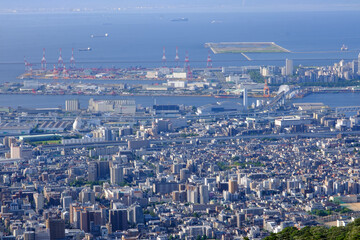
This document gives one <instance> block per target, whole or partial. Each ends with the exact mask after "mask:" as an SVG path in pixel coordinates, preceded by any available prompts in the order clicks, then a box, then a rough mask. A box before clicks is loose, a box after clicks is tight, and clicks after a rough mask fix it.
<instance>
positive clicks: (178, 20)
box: [171, 18, 189, 22]
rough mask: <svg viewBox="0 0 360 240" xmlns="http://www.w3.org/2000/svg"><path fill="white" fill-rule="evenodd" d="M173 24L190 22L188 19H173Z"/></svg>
mask: <svg viewBox="0 0 360 240" xmlns="http://www.w3.org/2000/svg"><path fill="white" fill-rule="evenodd" d="M171 21H172V22H187V21H189V19H188V18H174V19H171Z"/></svg>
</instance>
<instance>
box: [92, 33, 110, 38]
mask: <svg viewBox="0 0 360 240" xmlns="http://www.w3.org/2000/svg"><path fill="white" fill-rule="evenodd" d="M108 36H109V34H108V33H105V34H104V35H94V34H91V35H90V37H91V38H100V37H108Z"/></svg>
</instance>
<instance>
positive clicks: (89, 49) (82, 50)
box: [79, 47, 92, 52]
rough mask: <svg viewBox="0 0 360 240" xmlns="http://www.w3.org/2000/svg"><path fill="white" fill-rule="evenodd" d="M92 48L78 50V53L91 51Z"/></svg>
mask: <svg viewBox="0 0 360 240" xmlns="http://www.w3.org/2000/svg"><path fill="white" fill-rule="evenodd" d="M91 50H92V48H91V47H87V48H79V51H81V52H84V51H91Z"/></svg>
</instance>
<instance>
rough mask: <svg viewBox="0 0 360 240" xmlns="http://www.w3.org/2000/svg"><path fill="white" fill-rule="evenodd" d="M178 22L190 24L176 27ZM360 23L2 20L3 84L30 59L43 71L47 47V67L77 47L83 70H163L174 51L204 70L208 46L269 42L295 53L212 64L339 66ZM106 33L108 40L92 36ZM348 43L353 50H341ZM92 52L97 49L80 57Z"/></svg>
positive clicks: (216, 16) (201, 17)
mask: <svg viewBox="0 0 360 240" xmlns="http://www.w3.org/2000/svg"><path fill="white" fill-rule="evenodd" d="M178 17H187V18H188V19H189V21H187V22H172V21H171V19H173V18H178ZM212 22H213V23H212ZM214 22H215V23H214ZM358 22H360V14H359V13H358V12H298V13H293V12H292V13H284V12H282V13H211V14H206V13H201V14H194V13H186V14H155V13H151V14H150V13H149V14H126V13H109V14H100V13H98V14H95V13H92V14H90V13H87V14H85V13H69V14H2V15H0V31H1V34H0V82H5V81H8V82H12V81H19V80H16V77H17V76H18V75H20V74H21V73H22V72H23V71H24V63H23V59H24V56H25V57H26V58H27V60H28V61H29V62H31V63H32V64H34V68H39V67H40V61H41V58H42V49H43V48H46V59H47V62H48V67H52V65H53V64H54V63H56V62H57V58H58V56H59V48H62V52H63V53H62V55H63V59H64V62H65V64H68V62H69V59H70V57H71V49H72V48H74V49H75V59H76V61H77V66H78V67H111V66H115V67H120V68H123V67H129V66H143V67H157V66H161V57H162V48H163V47H165V48H166V56H167V59H168V65H169V66H171V65H173V60H174V57H175V48H176V46H178V47H179V56H180V61H181V65H183V60H184V57H185V52H186V51H188V52H189V58H190V64H191V66H193V67H201V66H206V58H207V53H208V49H207V48H205V47H204V43H206V42H226V41H255V42H256V41H258V42H261V41H270V42H275V43H277V44H278V45H280V46H282V47H284V48H286V49H289V50H291V51H292V52H294V53H281V54H279V53H276V54H272V53H261V54H255V53H253V54H250V53H249V54H247V55H248V56H249V57H250V58H251V59H253V61H250V62H249V61H247V60H246V59H245V58H244V57H243V56H241V55H240V54H217V55H212V59H213V65H214V66H239V65H265V64H268V65H284V61H285V59H286V58H290V59H294V63H295V64H302V65H323V64H333V63H334V62H336V61H339V60H340V59H355V58H357V55H358V52H359V50H360V32H359V31H357V27H356V26H357V23H358ZM105 33H108V34H109V37H107V38H103V37H102V38H101V37H99V38H91V37H90V35H91V34H94V35H102V34H105ZM342 44H346V45H347V46H348V47H349V51H348V52H338V51H339V50H340V47H341V46H342ZM86 47H91V48H92V49H93V50H92V51H90V52H80V51H78V49H79V48H86ZM334 51H337V52H334ZM304 52H306V53H304Z"/></svg>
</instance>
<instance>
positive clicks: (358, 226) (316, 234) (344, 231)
mask: <svg viewBox="0 0 360 240" xmlns="http://www.w3.org/2000/svg"><path fill="white" fill-rule="evenodd" d="M280 239H281V240H315V239H316V240H318V239H319V240H320V239H321V240H325V239H328V240H359V239H360V218H358V219H356V220H355V221H354V222H352V223H349V224H348V225H347V226H346V227H331V228H326V227H320V226H316V227H304V228H302V229H301V230H298V229H297V228H295V227H289V228H285V229H284V230H283V231H281V232H279V233H277V234H274V233H272V234H271V235H270V236H268V237H266V238H265V239H264V240H280Z"/></svg>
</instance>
